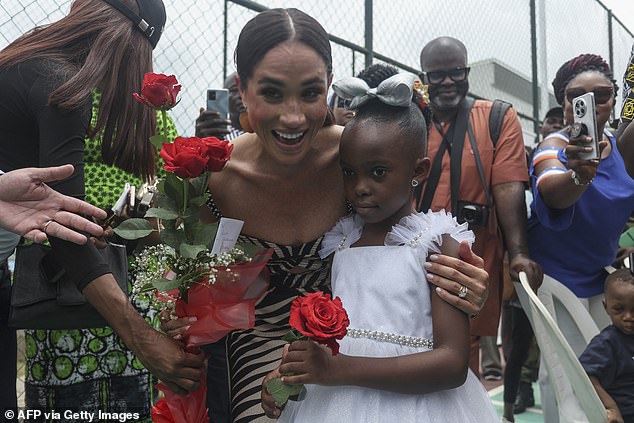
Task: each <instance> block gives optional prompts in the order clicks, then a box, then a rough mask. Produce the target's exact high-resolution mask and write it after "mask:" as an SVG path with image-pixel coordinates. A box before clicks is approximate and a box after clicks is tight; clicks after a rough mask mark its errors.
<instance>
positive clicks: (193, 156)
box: [160, 137, 233, 178]
mask: <svg viewBox="0 0 634 423" xmlns="http://www.w3.org/2000/svg"><path fill="white" fill-rule="evenodd" d="M232 151H233V144H231V143H228V142H227V141H222V140H219V139H218V138H214V137H209V138H198V137H191V138H183V137H177V138H176V139H175V140H174V143H173V144H163V148H161V153H160V154H161V157H162V158H163V160H164V161H165V165H164V166H163V169H165V170H166V171H168V172H172V173H174V174H175V175H176V176H180V177H181V178H195V177H197V176H200V175H202V174H203V173H204V172H219V171H221V170H222V169H223V168H224V167H225V165H226V164H227V161H228V160H229V157H230V156H231V152H232Z"/></svg>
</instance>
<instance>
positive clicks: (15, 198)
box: [0, 165, 106, 244]
mask: <svg viewBox="0 0 634 423" xmlns="http://www.w3.org/2000/svg"><path fill="white" fill-rule="evenodd" d="M72 174H73V166H72V165H64V166H58V167H49V168H41V169H38V168H25V169H18V170H14V171H11V172H7V173H5V174H3V175H0V227H3V228H5V229H7V230H9V231H11V232H15V233H17V234H20V235H22V236H24V237H25V238H28V239H31V240H33V241H35V242H43V241H45V240H46V239H47V235H50V236H53V237H57V238H61V239H65V240H67V241H71V242H74V243H76V244H85V243H86V241H87V238H86V236H84V235H82V234H80V233H78V232H76V231H85V232H88V233H90V234H91V235H94V236H97V237H99V236H101V235H102V234H103V229H102V228H101V226H99V225H97V224H96V223H93V222H91V221H89V220H87V219H85V218H83V217H81V216H79V215H78V214H76V213H80V214H83V215H89V216H94V217H96V218H98V219H105V218H106V212H104V211H103V210H101V209H99V208H97V207H95V206H92V205H90V204H88V203H86V202H84V201H81V200H78V199H76V198H73V197H68V196H66V195H63V194H60V193H59V192H57V191H55V190H53V189H51V188H50V187H49V186H48V185H46V183H47V182H53V181H58V180H62V179H65V178H68V177H69V176H71V175H72Z"/></svg>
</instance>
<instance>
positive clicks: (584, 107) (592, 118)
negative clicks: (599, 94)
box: [572, 92, 600, 160]
mask: <svg viewBox="0 0 634 423" xmlns="http://www.w3.org/2000/svg"><path fill="white" fill-rule="evenodd" d="M572 113H573V116H574V121H575V122H576V123H580V124H581V134H580V135H588V136H589V137H591V138H592V142H591V143H590V144H589V146H590V147H592V151H590V152H587V153H579V158H581V159H584V160H593V159H598V158H599V141H600V138H599V133H598V132H597V115H596V111H595V106H594V93H593V92H589V93H585V94H583V95H580V96H579V97H575V98H573V99H572Z"/></svg>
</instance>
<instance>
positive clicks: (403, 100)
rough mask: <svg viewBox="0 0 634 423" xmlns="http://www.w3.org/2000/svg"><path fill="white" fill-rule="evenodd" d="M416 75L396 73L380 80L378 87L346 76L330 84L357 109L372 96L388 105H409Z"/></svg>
mask: <svg viewBox="0 0 634 423" xmlns="http://www.w3.org/2000/svg"><path fill="white" fill-rule="evenodd" d="M416 79H418V77H417V76H416V75H414V74H413V73H409V72H403V73H397V74H396V75H393V76H391V77H389V78H388V79H386V80H384V81H382V82H381V83H380V84H379V86H378V87H376V88H370V86H369V85H368V84H367V83H366V82H365V81H364V80H363V79H360V78H355V77H348V78H343V79H340V80H339V81H337V82H335V83H334V84H332V89H333V90H334V91H335V93H336V94H337V95H338V96H339V97H341V98H344V99H346V100H351V101H350V108H351V109H357V108H359V106H361V105H363V104H365V103H367V102H368V101H370V100H371V99H373V98H378V99H379V100H381V101H382V102H383V103H385V104H388V105H390V106H400V107H405V106H409V104H410V102H411V101H412V94H413V89H414V81H415V80H416Z"/></svg>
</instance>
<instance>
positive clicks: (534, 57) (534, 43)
mask: <svg viewBox="0 0 634 423" xmlns="http://www.w3.org/2000/svg"><path fill="white" fill-rule="evenodd" d="M536 9H537V8H536V6H535V0H530V10H531V12H530V13H531V67H532V77H533V128H534V131H535V142H536V143H537V142H538V141H539V123H540V120H539V85H538V83H539V81H538V79H539V78H538V74H537V10H536Z"/></svg>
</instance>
